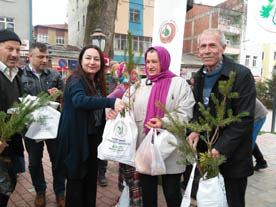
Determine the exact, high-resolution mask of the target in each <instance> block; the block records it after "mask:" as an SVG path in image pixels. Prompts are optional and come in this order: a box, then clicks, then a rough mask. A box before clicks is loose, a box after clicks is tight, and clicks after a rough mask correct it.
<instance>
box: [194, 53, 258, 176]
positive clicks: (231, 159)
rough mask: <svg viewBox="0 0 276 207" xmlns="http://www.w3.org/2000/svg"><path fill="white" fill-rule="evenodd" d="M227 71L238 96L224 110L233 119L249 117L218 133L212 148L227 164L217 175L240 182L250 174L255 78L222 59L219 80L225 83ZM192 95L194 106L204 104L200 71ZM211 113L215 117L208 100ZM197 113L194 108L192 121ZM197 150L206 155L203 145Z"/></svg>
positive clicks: (248, 72) (214, 89) (235, 64)
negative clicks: (231, 111)
mask: <svg viewBox="0 0 276 207" xmlns="http://www.w3.org/2000/svg"><path fill="white" fill-rule="evenodd" d="M230 71H233V72H235V73H236V77H235V82H234V85H233V88H232V91H233V92H238V93H239V98H237V99H231V100H228V101H227V105H226V107H227V110H228V109H229V108H230V109H232V110H233V114H234V115H236V114H238V113H240V112H245V111H247V112H249V114H250V115H249V116H247V117H244V118H242V121H241V122H238V123H232V124H230V125H228V126H226V127H224V128H223V129H221V130H220V134H219V138H218V141H217V142H216V143H215V144H214V148H215V149H217V150H218V151H219V152H220V154H223V155H225V156H226V157H227V161H226V162H225V163H224V164H222V165H221V167H220V171H221V173H222V175H223V176H224V177H226V178H227V177H229V178H242V177H247V176H250V175H252V174H253V163H252V144H251V142H252V133H253V124H254V110H255V100H256V89H255V83H254V78H253V76H252V74H251V72H250V70H249V69H248V68H246V67H244V66H242V65H239V64H237V63H235V62H233V61H232V60H230V59H229V58H227V57H225V56H223V66H222V71H221V74H220V77H219V80H218V81H220V80H228V79H229V74H230ZM194 79H195V85H194V95H195V99H196V102H201V103H203V86H204V73H203V67H202V68H201V69H200V70H199V71H198V72H197V73H196V75H195V78H194ZM218 81H217V82H216V83H215V85H214V87H213V89H212V93H214V94H215V96H216V97H217V98H219V100H220V101H221V100H222V95H221V94H220V93H219V92H218ZM209 107H210V108H211V113H212V114H213V115H214V114H215V106H214V104H213V103H212V101H211V99H210V102H209ZM199 114H200V112H199V111H198V105H197V104H196V106H195V110H194V119H195V120H197V118H198V117H199ZM198 150H199V151H205V150H206V148H205V144H204V143H203V141H201V140H200V141H199V143H198Z"/></svg>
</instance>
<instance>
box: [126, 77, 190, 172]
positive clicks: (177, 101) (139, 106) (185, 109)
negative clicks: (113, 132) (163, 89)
mask: <svg viewBox="0 0 276 207" xmlns="http://www.w3.org/2000/svg"><path fill="white" fill-rule="evenodd" d="M146 80H147V79H142V80H141V85H140V86H139V87H138V88H137V89H135V88H136V85H134V86H131V88H130V91H131V92H130V94H131V99H130V103H131V106H132V110H133V114H134V119H135V122H136V125H137V127H138V139H137V146H136V148H138V147H139V145H140V144H141V142H142V141H143V140H144V138H145V136H146V135H145V133H144V120H145V117H146V112H147V104H148V100H149V96H150V92H151V88H152V86H153V84H154V83H152V84H151V85H147V84H146ZM127 96H128V91H126V93H125V94H124V96H123V100H124V102H128V97H127ZM194 104H195V100H194V96H193V93H192V90H191V88H190V86H189V85H188V83H187V82H186V80H185V79H183V78H181V77H174V78H172V81H171V84H170V88H169V91H168V95H167V99H166V109H167V110H168V111H169V112H171V113H172V115H173V114H174V110H175V109H177V110H178V114H177V115H178V118H179V120H180V121H186V122H188V121H189V120H190V119H191V118H192V116H193V107H194ZM162 120H163V121H164V122H168V121H169V120H168V117H166V116H164V117H163V118H162ZM177 160H179V155H178V153H177V151H176V150H174V151H173V152H172V153H171V155H170V156H169V157H168V158H166V159H165V160H164V162H165V166H166V174H177V173H182V172H184V171H185V165H178V164H177V163H176V162H177Z"/></svg>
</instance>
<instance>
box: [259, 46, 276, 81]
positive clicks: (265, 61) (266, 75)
mask: <svg viewBox="0 0 276 207" xmlns="http://www.w3.org/2000/svg"><path fill="white" fill-rule="evenodd" d="M272 74H274V75H276V42H274V43H265V44H263V53H262V73H261V77H262V79H271V78H272Z"/></svg>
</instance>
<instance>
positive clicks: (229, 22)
mask: <svg viewBox="0 0 276 207" xmlns="http://www.w3.org/2000/svg"><path fill="white" fill-rule="evenodd" d="M243 6H244V4H243V1H242V0H228V1H226V2H224V3H222V4H219V5H217V6H206V5H201V4H194V6H193V8H192V9H191V10H190V11H189V12H187V15H186V23H185V34H184V43H183V44H184V45H183V52H184V53H188V54H198V37H199V36H200V34H201V33H202V32H203V31H204V30H205V29H208V28H217V29H220V30H221V31H223V32H224V34H225V37H226V39H227V48H226V51H225V54H226V55H228V56H230V57H231V58H233V59H234V60H236V61H238V60H239V54H240V44H241V40H242V35H243V26H244V24H243V21H244V12H243V9H244V8H243Z"/></svg>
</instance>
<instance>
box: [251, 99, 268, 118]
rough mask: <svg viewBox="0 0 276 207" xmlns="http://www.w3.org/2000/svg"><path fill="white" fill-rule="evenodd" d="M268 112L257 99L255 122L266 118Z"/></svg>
mask: <svg viewBox="0 0 276 207" xmlns="http://www.w3.org/2000/svg"><path fill="white" fill-rule="evenodd" d="M267 113H268V111H267V109H266V108H265V106H264V105H263V103H262V102H261V101H260V100H259V99H257V98H256V105H255V114H254V122H256V121H258V120H260V119H262V118H264V117H265V116H266V115H267Z"/></svg>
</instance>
